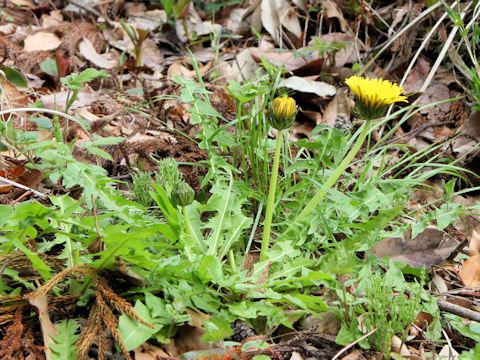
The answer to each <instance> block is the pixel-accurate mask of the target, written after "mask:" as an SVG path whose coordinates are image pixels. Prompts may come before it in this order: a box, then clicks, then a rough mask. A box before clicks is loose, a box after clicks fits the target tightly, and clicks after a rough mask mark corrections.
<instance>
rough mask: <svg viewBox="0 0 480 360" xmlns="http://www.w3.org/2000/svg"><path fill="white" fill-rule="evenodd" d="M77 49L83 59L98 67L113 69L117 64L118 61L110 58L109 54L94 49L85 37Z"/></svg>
mask: <svg viewBox="0 0 480 360" xmlns="http://www.w3.org/2000/svg"><path fill="white" fill-rule="evenodd" d="M78 50H79V51H80V54H82V56H83V57H84V58H85V59H87V60H88V61H90V62H91V63H92V64H94V65H95V66H97V67H99V68H102V69H113V68H115V67H116V66H117V64H118V61H117V60H114V59H111V57H110V56H109V54H99V53H98V52H97V50H95V47H94V46H93V44H92V42H91V41H90V40H88V39H87V38H85V37H84V38H83V40H82V41H81V42H80V44H79V45H78Z"/></svg>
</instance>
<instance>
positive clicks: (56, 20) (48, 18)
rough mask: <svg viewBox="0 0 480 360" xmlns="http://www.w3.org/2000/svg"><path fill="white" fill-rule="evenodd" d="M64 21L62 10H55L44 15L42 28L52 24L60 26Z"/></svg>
mask: <svg viewBox="0 0 480 360" xmlns="http://www.w3.org/2000/svg"><path fill="white" fill-rule="evenodd" d="M62 23H63V15H62V13H61V12H60V10H53V11H51V12H50V14H43V15H42V28H44V29H46V28H49V27H52V26H59V25H62Z"/></svg>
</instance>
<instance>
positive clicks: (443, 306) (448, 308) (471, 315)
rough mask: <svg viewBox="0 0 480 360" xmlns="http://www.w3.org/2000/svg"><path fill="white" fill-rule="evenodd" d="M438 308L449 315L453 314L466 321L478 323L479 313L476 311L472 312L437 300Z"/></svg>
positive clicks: (479, 319)
mask: <svg viewBox="0 0 480 360" xmlns="http://www.w3.org/2000/svg"><path fill="white" fill-rule="evenodd" d="M438 308H439V309H440V310H442V311H445V312H448V313H450V314H455V315H458V316H461V317H463V318H465V319H468V320H473V321H477V322H480V312H478V311H473V310H470V309H467V308H465V307H463V306H460V305H455V304H452V303H450V302H448V301H445V300H438Z"/></svg>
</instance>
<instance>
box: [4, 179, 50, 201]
mask: <svg viewBox="0 0 480 360" xmlns="http://www.w3.org/2000/svg"><path fill="white" fill-rule="evenodd" d="M0 181H3V182H6V183H7V184H10V185H13V186H15V187H17V188H19V189H23V190H26V191H31V192H32V193H33V194H35V195H37V196H40V197H43V198H45V197H47V195H46V194H44V193H41V192H40V191H37V190H34V189H32V188H29V187H28V186H25V185H22V184H19V183H17V182H15V181H13V180H9V179H7V178H4V177H3V176H0Z"/></svg>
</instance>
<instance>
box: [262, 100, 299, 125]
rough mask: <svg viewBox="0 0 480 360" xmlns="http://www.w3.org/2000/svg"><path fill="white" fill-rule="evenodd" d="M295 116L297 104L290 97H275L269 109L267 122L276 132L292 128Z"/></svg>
mask: <svg viewBox="0 0 480 360" xmlns="http://www.w3.org/2000/svg"><path fill="white" fill-rule="evenodd" d="M296 115H297V104H296V103H295V100H294V99H292V98H291V97H277V98H275V99H274V100H273V101H272V103H271V104H270V107H269V112H268V121H269V124H270V126H271V127H273V128H275V129H277V130H283V129H288V128H289V127H290V126H292V124H293V121H294V120H295V116H296Z"/></svg>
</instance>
